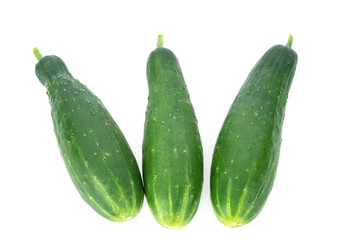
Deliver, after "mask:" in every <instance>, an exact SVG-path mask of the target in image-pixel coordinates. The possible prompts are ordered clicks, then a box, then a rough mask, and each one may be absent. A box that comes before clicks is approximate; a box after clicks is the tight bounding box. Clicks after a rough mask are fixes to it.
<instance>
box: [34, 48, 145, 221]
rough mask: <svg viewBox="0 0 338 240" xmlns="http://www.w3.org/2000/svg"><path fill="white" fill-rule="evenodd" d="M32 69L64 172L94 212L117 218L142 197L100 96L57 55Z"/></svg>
mask: <svg viewBox="0 0 338 240" xmlns="http://www.w3.org/2000/svg"><path fill="white" fill-rule="evenodd" d="M34 53H35V55H36V57H37V59H38V60H39V62H38V63H37V64H36V68H35V72H36V75H37V77H38V78H39V80H40V82H41V83H42V84H43V85H44V86H45V87H46V88H47V94H48V97H49V101H50V105H51V108H52V118H53V123H54V130H55V134H56V137H57V141H58V144H59V148H60V152H61V155H62V157H63V159H64V162H65V164H66V167H67V170H68V172H69V175H70V177H71V179H72V181H73V183H74V185H75V186H76V188H77V190H78V191H79V193H80V194H81V196H82V198H83V199H84V200H85V201H86V202H87V203H88V204H89V205H90V206H91V207H92V208H93V209H94V210H95V211H96V212H98V213H99V214H100V215H102V216H103V217H105V218H107V219H110V220H112V221H117V222H122V221H126V220H129V219H131V218H133V217H135V216H136V215H137V214H138V212H139V211H140V209H141V207H142V203H143V188H142V179H141V175H140V171H139V168H138V166H137V163H136V160H135V157H134V155H133V153H132V151H131V149H130V147H129V145H128V143H127V141H126V139H125V138H124V136H123V134H122V132H121V131H120V129H119V127H118V126H117V124H116V123H115V121H114V120H113V118H112V117H111V115H110V114H109V112H108V111H107V109H106V108H105V107H104V106H103V104H102V102H101V101H100V100H99V99H98V98H97V97H96V96H95V95H94V94H93V93H92V92H91V91H90V90H89V89H88V88H87V87H86V86H85V85H83V84H81V83H80V82H79V81H78V80H76V79H74V78H73V76H72V75H71V74H70V73H69V71H68V69H67V66H66V65H65V63H64V62H63V61H62V60H61V59H60V58H59V57H57V56H45V57H42V56H41V54H40V53H39V51H38V50H37V49H36V48H35V49H34Z"/></svg>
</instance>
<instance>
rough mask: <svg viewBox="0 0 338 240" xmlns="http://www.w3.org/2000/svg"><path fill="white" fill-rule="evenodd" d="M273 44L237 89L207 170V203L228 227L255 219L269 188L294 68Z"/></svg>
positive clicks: (287, 51) (287, 50) (286, 49)
mask: <svg viewBox="0 0 338 240" xmlns="http://www.w3.org/2000/svg"><path fill="white" fill-rule="evenodd" d="M291 45H292V36H291V35H290V38H289V41H288V43H287V45H286V46H281V45H277V46H273V47H272V48H270V49H269V50H268V51H267V52H266V53H265V54H264V56H263V57H262V58H261V59H260V60H259V61H258V63H257V64H256V65H255V67H254V68H253V69H252V71H251V73H250V74H249V76H248V78H247V80H246V81H245V83H244V84H243V86H242V87H241V89H240V91H239V93H238V95H237V97H236V99H235V101H234V102H233V104H232V106H231V108H230V110H229V113H228V115H227V117H226V119H225V121H224V123H223V126H222V129H221V131H220V134H219V136H218V139H217V143H216V146H215V150H214V155H213V161H212V167H211V180H210V184H211V201H212V205H213V208H214V211H215V213H216V215H217V217H218V219H219V220H220V221H221V222H222V223H223V224H225V225H226V226H229V227H239V226H242V225H244V224H246V223H248V222H250V221H251V220H253V219H254V218H255V217H256V216H257V215H258V213H259V212H260V211H261V209H262V208H263V206H264V204H265V201H266V199H267V198H268V195H269V193H270V191H271V189H272V185H273V182H274V178H275V175H276V169H277V164H278V157H279V150H280V144H281V134H282V124H283V119H284V112H285V104H286V101H287V97H288V92H289V89H290V86H291V83H292V79H293V76H294V73H295V70H296V65H297V54H296V53H295V52H294V51H293V50H292V49H291Z"/></svg>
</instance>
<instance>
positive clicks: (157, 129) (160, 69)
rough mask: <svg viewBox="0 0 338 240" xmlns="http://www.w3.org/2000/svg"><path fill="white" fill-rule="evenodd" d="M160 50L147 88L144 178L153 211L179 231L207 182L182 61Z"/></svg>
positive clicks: (149, 72) (149, 66)
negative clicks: (180, 62)
mask: <svg viewBox="0 0 338 240" xmlns="http://www.w3.org/2000/svg"><path fill="white" fill-rule="evenodd" d="M157 46H158V47H157V48H156V49H155V50H154V51H153V52H152V53H151V54H150V56H149V59H148V63H147V78H148V88H149V98H148V107H147V112H146V121H145V129H144V140H143V178H144V185H145V194H146V198H147V201H148V204H149V207H150V209H151V211H152V213H153V215H154V217H155V218H156V220H157V221H158V223H160V224H161V225H162V226H164V227H166V228H169V229H179V228H182V227H184V226H185V225H187V224H188V223H189V222H190V221H191V219H192V218H193V216H194V215H195V213H196V210H197V207H198V205H199V200H200V196H201V191H202V183H203V153H202V145H201V140H200V135H199V131H198V127H197V120H196V116H195V112H194V109H193V106H192V104H191V102H190V99H189V93H188V90H187V86H186V84H185V81H184V78H183V74H182V71H181V67H180V65H179V62H178V60H177V58H176V56H175V55H174V53H173V52H172V51H170V50H169V49H167V48H163V37H162V35H160V36H159V38H158V45H157Z"/></svg>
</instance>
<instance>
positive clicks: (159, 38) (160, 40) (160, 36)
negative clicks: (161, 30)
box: [157, 34, 163, 48]
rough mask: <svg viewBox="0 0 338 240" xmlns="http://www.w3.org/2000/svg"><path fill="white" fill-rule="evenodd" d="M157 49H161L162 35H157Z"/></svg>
mask: <svg viewBox="0 0 338 240" xmlns="http://www.w3.org/2000/svg"><path fill="white" fill-rule="evenodd" d="M157 47H158V48H160V47H163V34H159V35H158V38H157Z"/></svg>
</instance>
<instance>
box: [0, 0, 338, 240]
mask: <svg viewBox="0 0 338 240" xmlns="http://www.w3.org/2000/svg"><path fill="white" fill-rule="evenodd" d="M334 2H335V1H324V0H321V1H295V0H293V1H289V0H284V1H272V0H270V1H211V0H208V1H197V0H194V1H183V0H181V1H174V0H171V1H159V0H157V1H146V0H138V1H127V0H125V1H99V0H96V1H84V0H83V1H78V2H76V1H63V0H58V1H1V3H0V49H1V50H0V81H1V88H0V90H1V93H0V104H1V105H0V107H1V118H0V121H1V124H0V139H1V156H0V161H1V164H0V222H1V223H0V239H4V240H5V239H6V240H7V239H34V240H36V239H83V240H84V239H140V238H141V239H144V238H147V239H192V238H196V237H200V238H199V239H210V238H217V239H309V238H311V237H312V238H314V239H338V233H337V231H338V230H337V223H338V221H337V215H338V207H337V203H338V197H337V189H338V188H337V184H338V176H337V169H338V157H337V151H336V149H337V148H338V145H337V143H338V142H337V135H338V129H337V122H338V118H337V103H338V101H337V100H338V96H337V95H338V90H337V86H338V84H337V81H338V78H337V77H338V76H337V75H338V74H337V73H338V61H337V59H338V58H337V56H338V33H337V32H338V30H337V29H338V27H337V24H338V14H337V7H335V6H334ZM161 33H162V34H164V46H165V47H167V48H170V49H171V50H172V51H173V52H174V53H175V54H176V56H177V57H178V59H179V61H180V64H181V67H182V70H183V73H184V76H185V80H186V83H187V85H188V89H189V92H190V95H191V100H192V103H193V105H194V108H195V111H196V115H197V118H198V121H199V129H200V133H201V137H202V142H203V148H204V164H205V166H204V178H205V181H204V187H203V192H202V197H201V202H200V206H199V209H198V211H197V214H196V215H195V217H194V219H193V220H192V221H191V222H190V224H189V225H187V226H186V227H185V228H183V229H181V230H168V229H165V228H163V227H162V226H160V225H159V224H158V223H157V222H156V221H155V219H154V218H153V216H152V214H151V212H150V210H149V207H148V205H147V203H146V202H145V203H144V205H143V208H142V210H141V212H140V214H139V215H138V216H137V217H136V218H134V219H133V220H131V221H129V222H125V223H114V222H111V221H108V220H106V219H104V218H102V217H101V216H99V215H98V214H96V213H95V212H94V211H93V210H92V209H91V208H90V207H89V206H88V205H87V204H86V203H85V202H84V201H83V200H82V199H81V197H80V195H79V194H78V193H77V191H76V189H75V187H74V186H73V184H72V182H71V180H70V178H69V176H68V173H67V171H66V168H65V166H64V163H63V160H62V158H61V156H60V154H59V149H58V146H57V143H56V139H55V136H54V133H53V125H52V119H51V116H50V106H49V102H48V98H47V95H46V94H45V92H46V90H45V89H44V87H43V86H42V85H41V84H40V82H39V81H38V79H37V78H36V76H35V72H34V69H35V64H36V62H37V61H36V59H35V57H34V55H33V52H32V50H33V48H34V47H35V46H38V47H39V49H40V51H41V53H42V54H44V55H49V54H55V55H58V56H59V57H61V58H62V59H63V60H64V61H65V62H66V64H67V65H68V68H69V69H70V71H71V73H72V74H73V76H75V77H76V78H77V79H79V80H80V81H81V82H83V83H84V84H86V85H87V86H88V87H89V88H90V89H91V90H92V91H93V92H94V93H95V94H96V95H97V96H98V97H99V98H100V99H101V100H102V101H103V103H104V104H105V106H106V107H107V109H108V110H109V111H110V113H111V114H112V116H113V118H114V119H115V120H116V122H117V123H118V124H119V126H120V128H121V130H122V131H123V132H124V135H125V137H126V138H127V140H128V142H129V144H130V146H131V148H132V150H133V152H134V154H135V156H136V158H137V161H138V163H139V166H140V167H141V144H142V138H143V124H144V117H145V115H144V113H145V110H146V105H147V95H148V89H147V80H146V61H147V58H148V55H149V53H150V52H151V51H152V50H153V49H154V48H155V46H156V40H157V35H158V34H161ZM290 33H292V34H293V36H294V44H293V49H294V50H295V51H296V52H297V53H298V57H299V61H298V68H297V71H296V74H295V77H294V82H293V85H292V87H291V91H290V94H289V99H288V104H287V108H286V115H285V121H284V128H283V143H282V147H281V155H280V161H279V168H278V172H277V177H276V181H275V184H274V188H273V191H272V192H271V195H270V197H269V199H268V201H267V203H266V205H265V207H264V209H263V211H262V212H261V213H260V214H259V216H258V217H257V218H256V219H255V220H254V221H252V222H251V223H250V224H248V225H246V226H243V227H240V228H237V229H230V228H228V227H225V226H223V225H222V224H221V223H220V222H219V221H218V220H217V218H216V216H215V214H214V212H213V210H212V206H211V202H210V197H209V194H210V191H209V176H210V165H211V158H212V151H213V148H214V144H215V141H216V138H217V135H218V132H219V130H220V128H221V125H222V123H223V120H224V118H225V116H226V114H227V111H228V109H229V107H230V105H231V103H232V101H233V99H234V97H235V96H236V94H237V92H238V90H239V88H240V86H241V85H242V83H243V82H244V80H245V79H246V77H247V75H248V73H249V72H250V70H251V68H252V67H253V66H254V64H255V63H256V62H257V60H258V59H259V58H260V57H261V56H262V55H263V54H264V52H265V51H266V50H268V49H269V48H270V47H271V46H273V45H275V44H286V42H287V39H288V36H289V34H290Z"/></svg>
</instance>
